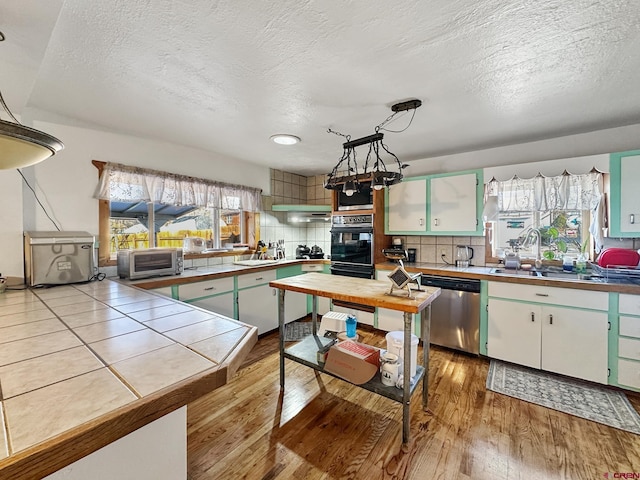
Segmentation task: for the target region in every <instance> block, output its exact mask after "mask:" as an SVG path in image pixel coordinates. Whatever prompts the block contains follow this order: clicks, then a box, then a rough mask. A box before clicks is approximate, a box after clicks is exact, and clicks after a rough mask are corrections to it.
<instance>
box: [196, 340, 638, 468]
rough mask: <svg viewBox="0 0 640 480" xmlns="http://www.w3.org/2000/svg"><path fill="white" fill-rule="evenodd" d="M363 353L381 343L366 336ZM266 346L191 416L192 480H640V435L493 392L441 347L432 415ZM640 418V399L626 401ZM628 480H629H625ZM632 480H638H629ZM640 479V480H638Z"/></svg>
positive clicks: (480, 372)
mask: <svg viewBox="0 0 640 480" xmlns="http://www.w3.org/2000/svg"><path fill="white" fill-rule="evenodd" d="M359 333H360V334H361V335H363V337H364V338H363V341H364V342H365V343H369V344H373V345H379V346H384V345H385V343H384V336H383V334H382V332H379V331H373V330H370V331H369V330H364V329H361V328H359ZM277 340H278V337H277V334H271V335H269V336H267V337H265V338H263V339H261V340H260V341H259V342H258V344H257V345H256V347H255V348H254V350H253V351H252V353H251V355H250V358H249V359H248V360H247V362H245V365H244V366H243V368H241V370H239V372H238V373H237V375H236V378H235V379H234V380H233V381H232V382H231V383H230V384H229V385H227V386H225V387H223V388H221V389H218V390H216V391H215V392H213V393H211V394H210V395H207V396H205V397H203V398H201V399H200V400H198V401H197V402H194V403H192V404H190V405H189V406H188V469H189V479H190V480H209V479H236V478H247V479H321V478H322V479H328V478H350V479H366V480H375V479H421V480H422V479H436V478H437V479H446V480H448V479H473V480H476V479H487V480H489V479H490V480H498V479H526V480H532V479H540V480H549V479H600V478H605V473H609V478H616V477H614V473H617V472H623V473H631V472H637V473H636V475H637V474H638V473H640V436H638V435H634V434H631V433H627V432H623V431H620V430H616V429H614V428H610V427H606V426H604V425H600V424H597V423H594V422H590V421H587V420H583V419H580V418H577V417H573V416H570V415H566V414H563V413H560V412H557V411H555V410H550V409H547V408H544V407H540V406H537V405H533V404H529V403H526V402H523V401H520V400H517V399H514V398H511V397H507V396H504V395H500V394H497V393H494V392H491V391H488V390H486V388H485V382H486V376H487V371H488V367H489V362H488V360H487V359H484V358H478V357H473V356H468V355H465V354H462V353H458V352H454V351H451V350H447V349H441V348H438V347H433V348H432V350H431V351H432V355H431V367H430V370H429V382H430V384H429V385H430V389H429V410H430V411H429V412H428V413H426V412H423V411H422V409H421V401H420V396H419V394H416V395H415V396H414V397H413V402H412V405H411V441H410V443H409V444H408V445H407V446H406V447H402V445H401V443H402V425H401V422H402V407H401V405H400V404H399V403H395V402H392V401H391V400H388V399H386V398H383V397H380V396H378V395H376V394H373V393H371V392H367V391H365V390H362V389H360V388H357V387H354V386H352V385H349V384H347V383H346V382H343V381H341V380H338V379H335V378H333V377H330V376H327V375H324V374H318V375H316V374H315V372H314V371H313V370H311V369H309V368H307V367H304V366H302V365H299V364H297V363H294V362H291V361H288V360H287V361H286V364H285V368H286V374H287V377H286V384H285V390H284V393H281V391H280V385H279V370H278V368H279V364H278V352H277ZM628 397H629V399H630V400H631V402H632V404H633V405H634V407H635V408H636V410H640V396H639V395H637V394H628ZM617 478H624V477H617ZM629 478H632V477H629ZM633 478H638V477H633Z"/></svg>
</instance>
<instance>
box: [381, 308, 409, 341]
mask: <svg viewBox="0 0 640 480" xmlns="http://www.w3.org/2000/svg"><path fill="white" fill-rule="evenodd" d="M376 314H377V316H378V328H379V329H380V330H384V331H386V332H393V331H396V330H404V314H403V312H399V311H397V310H389V309H388V308H377V309H376ZM411 331H412V332H413V333H414V334H416V335H417V334H418V332H416V319H415V315H414V316H413V318H412V320H411Z"/></svg>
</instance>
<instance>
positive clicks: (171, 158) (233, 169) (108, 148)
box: [0, 122, 271, 277]
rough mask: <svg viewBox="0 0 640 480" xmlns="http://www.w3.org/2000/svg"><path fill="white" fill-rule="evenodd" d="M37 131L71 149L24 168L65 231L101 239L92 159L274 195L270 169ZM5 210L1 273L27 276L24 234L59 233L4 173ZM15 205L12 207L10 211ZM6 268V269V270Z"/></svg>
mask: <svg viewBox="0 0 640 480" xmlns="http://www.w3.org/2000/svg"><path fill="white" fill-rule="evenodd" d="M33 126H34V128H37V129H40V130H42V131H45V132H47V133H49V134H51V135H54V136H56V137H58V138H59V139H61V140H62V141H63V142H64V144H65V149H64V150H63V151H62V152H60V153H59V154H57V155H56V156H54V157H52V158H50V159H48V160H45V161H44V162H42V163H39V164H37V165H34V166H33V167H28V168H25V169H24V173H25V175H26V176H27V177H28V178H31V179H33V182H32V186H33V187H34V188H35V189H36V191H37V192H38V196H39V198H40V200H41V201H42V203H43V204H44V205H45V207H46V208H47V210H48V212H49V214H50V215H51V216H52V217H53V219H54V220H55V221H56V223H57V224H58V225H59V226H60V227H61V229H63V230H85V231H88V232H89V233H91V234H93V235H96V236H97V234H98V201H97V200H96V199H94V198H93V192H94V189H95V187H96V185H97V181H98V171H97V169H96V168H95V167H94V166H93V165H92V164H91V160H102V161H107V162H118V163H123V164H127V165H135V166H139V167H146V168H153V169H156V170H165V171H169V172H173V173H179V174H184V175H192V176H196V177H202V178H208V179H212V180H219V181H223V182H228V183H236V184H241V185H247V186H251V187H256V188H261V189H262V190H263V192H264V193H265V194H267V195H270V194H271V185H270V182H269V168H268V167H262V166H258V165H254V164H250V163H247V162H242V161H239V160H235V159H232V158H226V157H222V156H219V155H215V154H212V153H209V152H204V151H202V150H197V149H193V148H188V147H183V146H180V145H173V144H169V143H166V142H159V141H154V140H148V139H143V138H137V137H132V136H127V135H119V134H114V133H108V132H102V131H97V130H91V129H87V128H78V127H69V126H63V125H58V124H49V123H40V122H35V123H34V125H33ZM0 189H1V190H2V192H3V195H4V196H5V208H3V209H2V213H1V214H0V215H1V216H0V222H1V223H0V224H1V225H2V229H1V234H0V251H2V252H3V253H2V257H1V259H0V268H2V269H0V272H2V273H3V274H4V275H12V276H19V277H22V275H23V267H22V264H23V260H22V259H23V249H22V235H23V231H24V230H55V227H54V225H53V224H52V222H51V221H50V220H49V219H48V218H47V217H46V215H45V214H44V213H43V212H42V209H41V208H40V207H39V206H38V205H37V204H36V203H35V202H33V195H32V194H31V192H30V191H28V190H27V189H26V187H24V192H25V193H24V199H25V200H24V201H23V200H22V194H21V193H20V192H22V190H23V186H22V179H21V178H20V176H19V175H18V173H17V172H16V171H15V170H1V171H0ZM9 206H10V208H9ZM4 265H6V267H4Z"/></svg>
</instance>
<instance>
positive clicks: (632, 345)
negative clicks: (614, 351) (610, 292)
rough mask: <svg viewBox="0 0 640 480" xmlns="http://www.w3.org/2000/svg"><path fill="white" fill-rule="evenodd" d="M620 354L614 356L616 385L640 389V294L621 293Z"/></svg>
mask: <svg viewBox="0 0 640 480" xmlns="http://www.w3.org/2000/svg"><path fill="white" fill-rule="evenodd" d="M618 313H619V315H618V334H617V342H616V343H617V347H618V355H617V357H614V358H612V367H613V368H612V370H613V371H614V372H617V374H614V377H617V379H615V378H614V381H613V382H611V383H613V384H614V385H617V386H619V387H623V388H630V389H633V390H637V391H640V295H630V294H626V293H624V294H623V293H621V294H620V296H619V304H618Z"/></svg>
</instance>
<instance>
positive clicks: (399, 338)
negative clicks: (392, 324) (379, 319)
mask: <svg viewBox="0 0 640 480" xmlns="http://www.w3.org/2000/svg"><path fill="white" fill-rule="evenodd" d="M386 339H387V351H388V352H391V353H395V354H396V355H398V357H399V358H400V361H401V362H403V361H404V332H403V331H402V330H397V331H393V332H389V333H387V336H386ZM417 365H418V337H417V336H416V335H413V334H411V368H410V371H409V373H410V374H411V376H412V377H414V376H415V375H416V367H417ZM403 371H404V370H403V367H400V372H401V373H402V372H403Z"/></svg>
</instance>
